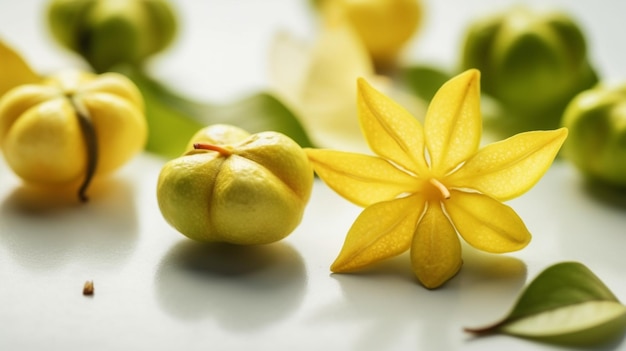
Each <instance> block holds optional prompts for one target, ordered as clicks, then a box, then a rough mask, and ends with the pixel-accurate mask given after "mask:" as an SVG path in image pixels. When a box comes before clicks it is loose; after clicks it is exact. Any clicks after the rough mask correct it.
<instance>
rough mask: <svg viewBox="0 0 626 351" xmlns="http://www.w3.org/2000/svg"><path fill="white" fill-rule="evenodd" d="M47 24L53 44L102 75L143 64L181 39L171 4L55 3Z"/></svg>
mask: <svg viewBox="0 0 626 351" xmlns="http://www.w3.org/2000/svg"><path fill="white" fill-rule="evenodd" d="M47 15H48V24H49V27H50V30H51V32H52V35H53V36H54V38H55V39H56V40H57V41H58V42H59V43H61V44H62V45H63V46H65V47H66V48H68V49H70V50H72V51H75V52H77V53H78V54H80V55H81V56H83V57H84V58H85V59H86V60H87V62H88V63H89V64H90V65H91V66H92V67H93V68H94V69H95V70H97V71H107V70H109V69H111V68H112V67H113V66H115V65H118V64H124V63H129V64H133V65H138V64H141V63H142V62H143V61H144V60H146V59H147V58H148V57H150V56H152V55H154V54H156V53H158V52H160V51H162V50H163V49H165V48H166V47H167V46H168V45H169V44H170V43H171V42H172V40H173V39H174V36H175V34H176V27H177V23H176V17H175V14H174V12H173V9H172V7H171V5H170V4H169V2H167V1H166V0H125V1H117V0H52V1H51V3H50V6H49V8H48V14H47Z"/></svg>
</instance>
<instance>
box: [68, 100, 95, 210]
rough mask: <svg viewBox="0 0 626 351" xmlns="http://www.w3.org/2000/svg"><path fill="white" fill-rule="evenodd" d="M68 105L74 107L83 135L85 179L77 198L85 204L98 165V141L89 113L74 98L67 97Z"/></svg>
mask: <svg viewBox="0 0 626 351" xmlns="http://www.w3.org/2000/svg"><path fill="white" fill-rule="evenodd" d="M68 99H69V100H70V103H71V104H72V106H73V107H74V111H76V117H77V118H78V123H79V125H80V130H81V134H82V135H83V139H84V140H85V147H86V149H87V167H86V169H85V179H84V180H83V183H82V184H81V185H80V188H78V198H79V199H80V201H82V202H86V201H87V200H89V198H88V197H87V194H86V192H87V188H88V187H89V185H90V184H91V180H92V179H93V176H94V174H95V172H96V166H97V164H98V142H97V141H98V140H97V135H96V129H95V128H94V125H93V120H92V119H91V116H90V115H89V111H88V110H87V109H86V108H85V106H84V105H83V104H82V102H80V100H78V99H76V97H75V96H71V95H70V96H68Z"/></svg>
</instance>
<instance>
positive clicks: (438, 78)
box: [398, 65, 453, 101]
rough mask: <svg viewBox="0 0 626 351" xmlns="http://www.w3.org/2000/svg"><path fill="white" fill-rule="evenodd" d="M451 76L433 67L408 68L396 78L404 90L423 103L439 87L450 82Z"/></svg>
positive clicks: (429, 98) (430, 97) (403, 69)
mask: <svg viewBox="0 0 626 351" xmlns="http://www.w3.org/2000/svg"><path fill="white" fill-rule="evenodd" d="M452 77H453V74H451V73H447V72H444V71H442V70H440V69H438V68H435V67H429V66H420V65H418V66H409V67H404V68H402V69H401V70H400V71H399V72H398V78H399V82H400V84H401V85H403V86H404V87H405V89H406V90H407V91H409V92H411V93H413V94H415V95H417V96H418V97H420V98H422V99H424V100H425V101H430V100H431V99H432V98H433V96H435V93H436V92H437V90H439V88H441V86H442V85H443V84H444V83H445V82H447V81H448V80H450V79H451V78H452Z"/></svg>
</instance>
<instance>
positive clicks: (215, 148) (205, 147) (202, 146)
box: [193, 143, 232, 156]
mask: <svg viewBox="0 0 626 351" xmlns="http://www.w3.org/2000/svg"><path fill="white" fill-rule="evenodd" d="M193 148H194V149H196V150H210V151H217V152H219V153H220V154H222V155H224V156H229V155H231V154H232V151H231V150H229V149H227V148H224V147H221V146H218V145H213V144H205V143H196V144H193Z"/></svg>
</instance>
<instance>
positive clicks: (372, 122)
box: [357, 79, 427, 175]
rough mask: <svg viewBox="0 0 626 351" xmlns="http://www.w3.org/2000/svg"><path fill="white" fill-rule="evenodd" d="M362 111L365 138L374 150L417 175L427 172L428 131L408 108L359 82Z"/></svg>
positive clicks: (360, 107) (360, 108)
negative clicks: (426, 134)
mask: <svg viewBox="0 0 626 351" xmlns="http://www.w3.org/2000/svg"><path fill="white" fill-rule="evenodd" d="M357 103H358V105H357V106H358V112H359V121H360V123H361V129H362V130H363V135H364V136H365V139H366V140H367V143H368V144H369V146H370V148H371V149H372V151H374V152H375V153H376V154H377V155H379V156H381V157H383V158H386V159H388V160H392V161H393V162H395V163H397V164H399V165H400V166H402V167H404V168H405V169H408V170H410V171H412V172H414V173H416V174H418V175H419V174H422V173H425V172H426V169H427V165H426V159H425V158H424V130H423V128H422V125H421V124H420V123H419V121H418V120H417V119H415V117H413V116H412V115H411V114H410V113H409V112H408V111H407V110H406V109H404V108H403V107H402V106H400V105H398V104H397V103H396V102H394V101H393V100H391V99H390V98H389V97H387V96H385V95H384V94H382V93H381V92H379V91H378V90H376V89H374V88H372V86H371V85H369V83H367V82H366V81H365V80H364V79H359V80H358V95H357Z"/></svg>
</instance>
